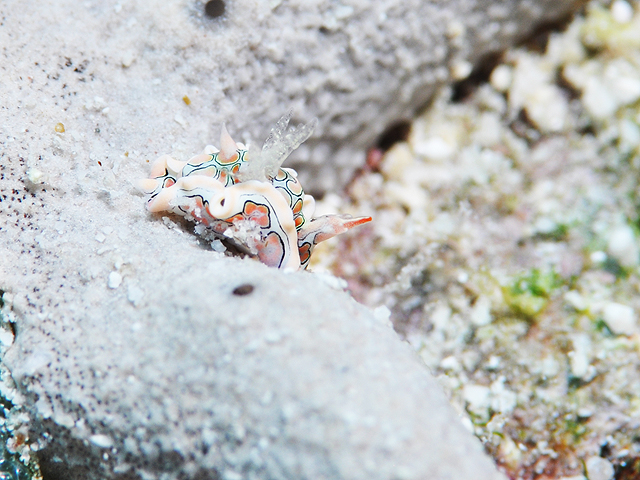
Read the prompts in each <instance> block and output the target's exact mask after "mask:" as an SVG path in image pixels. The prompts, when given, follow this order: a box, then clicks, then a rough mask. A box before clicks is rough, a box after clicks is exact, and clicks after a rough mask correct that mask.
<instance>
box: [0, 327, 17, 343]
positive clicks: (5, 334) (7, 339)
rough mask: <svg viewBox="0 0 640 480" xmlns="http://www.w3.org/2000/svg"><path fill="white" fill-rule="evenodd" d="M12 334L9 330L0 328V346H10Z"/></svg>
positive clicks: (12, 338)
mask: <svg viewBox="0 0 640 480" xmlns="http://www.w3.org/2000/svg"><path fill="white" fill-rule="evenodd" d="M14 338H15V337H14V336H13V332H12V331H11V330H9V329H5V328H0V344H2V345H6V346H10V345H11V344H13V340H14Z"/></svg>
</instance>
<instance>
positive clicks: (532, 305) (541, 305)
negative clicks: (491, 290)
mask: <svg viewBox="0 0 640 480" xmlns="http://www.w3.org/2000/svg"><path fill="white" fill-rule="evenodd" d="M560 286H562V282H561V280H560V277H559V276H558V274H557V273H555V272H553V271H550V272H541V271H540V270H538V269H533V270H531V271H530V272H529V273H527V274H525V275H522V276H518V277H516V279H515V280H514V281H513V282H512V283H511V284H509V285H507V286H504V287H503V288H502V295H503V297H504V301H505V303H506V304H507V305H508V306H509V308H510V309H511V311H513V312H514V313H515V314H517V315H522V316H524V317H526V318H527V319H528V320H534V319H535V317H536V316H537V315H539V314H540V313H542V311H544V309H545V308H546V306H547V304H548V303H549V298H550V297H551V294H552V293H553V291H554V290H556V289H557V288H558V287H560Z"/></svg>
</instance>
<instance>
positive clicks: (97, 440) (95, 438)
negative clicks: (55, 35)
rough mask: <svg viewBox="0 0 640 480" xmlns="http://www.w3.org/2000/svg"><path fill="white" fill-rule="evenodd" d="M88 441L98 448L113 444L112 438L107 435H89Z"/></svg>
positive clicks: (108, 446) (109, 446)
mask: <svg viewBox="0 0 640 480" xmlns="http://www.w3.org/2000/svg"><path fill="white" fill-rule="evenodd" d="M89 441H90V442H91V443H93V444H94V445H97V446H98V447H100V448H111V447H112V446H113V440H112V439H111V437H109V436H107V435H100V434H98V435H91V436H90V437H89Z"/></svg>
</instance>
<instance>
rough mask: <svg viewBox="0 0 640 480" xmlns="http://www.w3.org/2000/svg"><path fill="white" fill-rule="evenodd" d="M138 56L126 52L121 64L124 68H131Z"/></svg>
mask: <svg viewBox="0 0 640 480" xmlns="http://www.w3.org/2000/svg"><path fill="white" fill-rule="evenodd" d="M135 59H136V56H135V54H134V53H133V52H132V51H128V52H125V53H124V54H123V55H122V59H121V63H122V66H123V67H124V68H129V67H130V66H131V64H132V63H133V62H134V61H135Z"/></svg>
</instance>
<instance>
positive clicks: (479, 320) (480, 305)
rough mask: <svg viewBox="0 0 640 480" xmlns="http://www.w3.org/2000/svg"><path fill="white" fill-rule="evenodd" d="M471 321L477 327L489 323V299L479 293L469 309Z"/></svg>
mask: <svg viewBox="0 0 640 480" xmlns="http://www.w3.org/2000/svg"><path fill="white" fill-rule="evenodd" d="M470 319H471V323H473V324H474V325H476V326H477V327H482V326H484V325H489V324H490V323H491V320H492V319H491V301H490V300H489V299H488V298H487V297H485V296H484V295H481V296H480V297H479V298H478V299H477V300H476V303H475V304H474V305H473V308H472V309H471V315H470Z"/></svg>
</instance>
